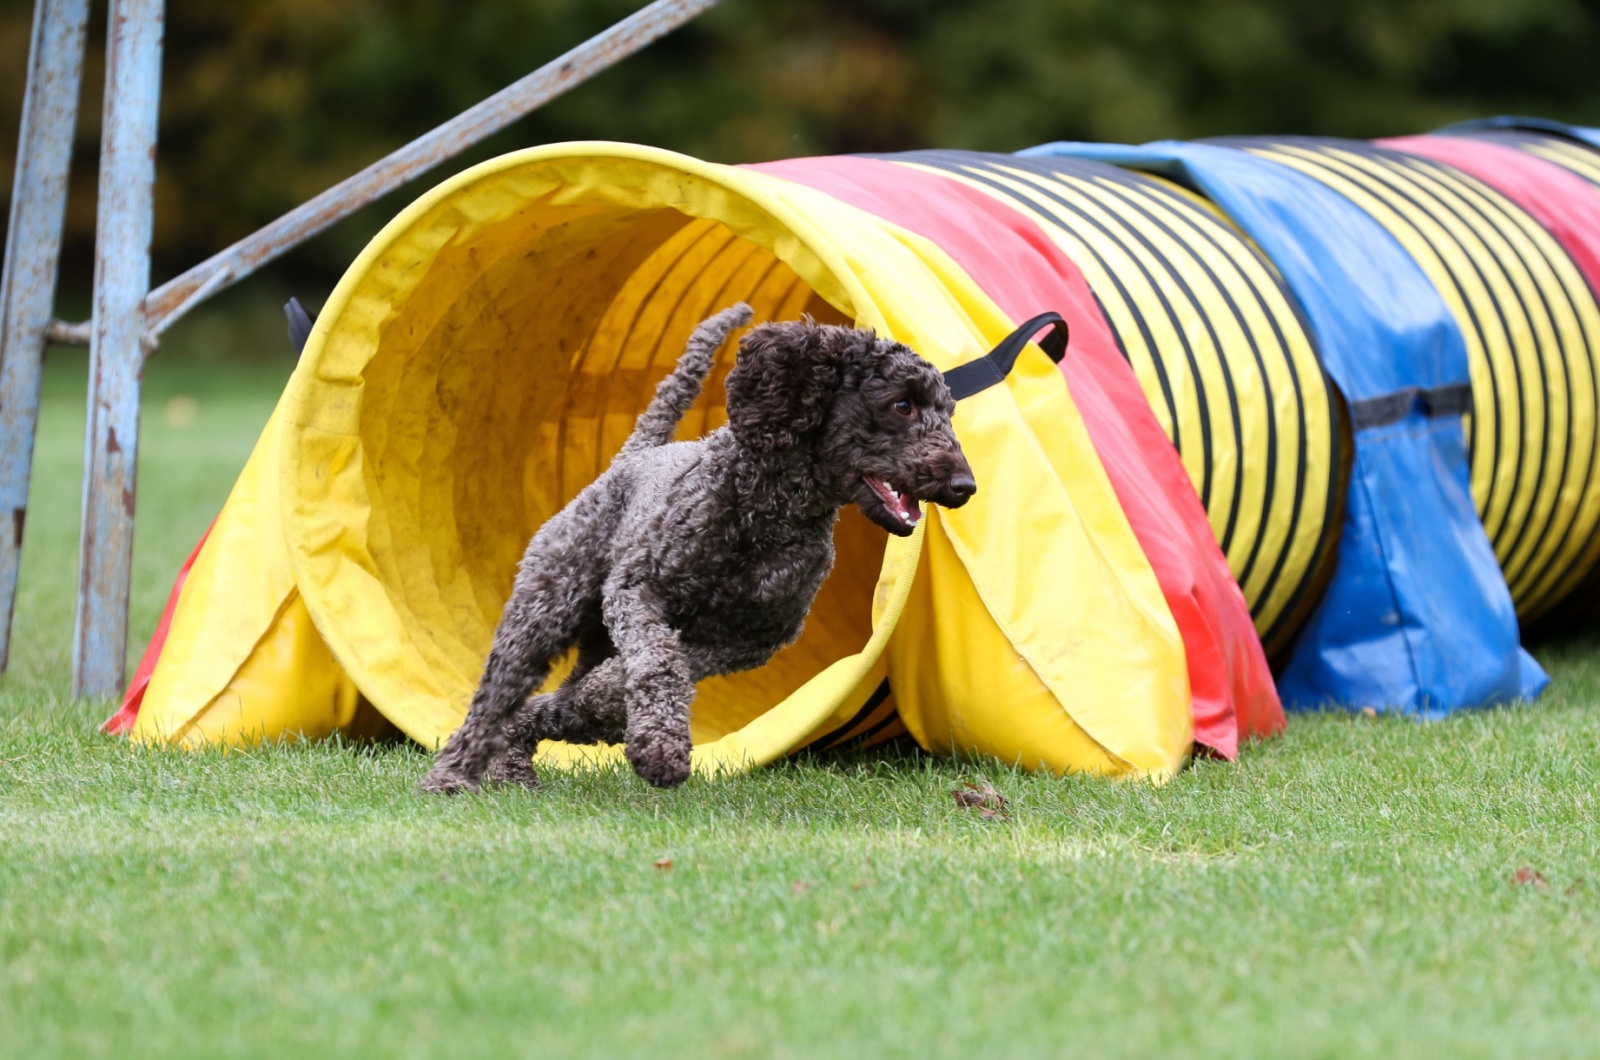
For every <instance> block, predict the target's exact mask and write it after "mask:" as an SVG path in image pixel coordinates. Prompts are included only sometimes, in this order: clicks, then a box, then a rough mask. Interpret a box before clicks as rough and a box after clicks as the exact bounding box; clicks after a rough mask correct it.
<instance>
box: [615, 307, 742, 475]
mask: <svg viewBox="0 0 1600 1060" xmlns="http://www.w3.org/2000/svg"><path fill="white" fill-rule="evenodd" d="M751 316H752V312H751V309H750V307H749V306H747V305H745V304H744V303H743V302H739V303H737V304H735V305H732V306H730V307H728V308H727V309H724V310H723V311H722V312H720V313H718V314H717V315H716V316H714V317H710V318H708V319H706V320H703V321H701V323H700V326H699V327H697V328H695V329H694V334H693V335H690V336H689V342H688V345H686V346H684V348H683V353H682V354H681V355H680V356H679V357H678V367H677V368H675V369H673V371H672V374H671V375H669V376H667V377H666V378H665V379H663V380H661V385H659V386H657V387H656V396H655V397H654V398H652V399H651V401H650V407H649V408H647V409H645V410H644V412H642V413H640V415H639V419H638V421H637V422H636V423H635V424H634V425H633V433H632V434H630V435H628V440H627V441H626V442H624V443H623V444H622V451H623V452H624V453H627V452H632V451H635V450H639V449H653V448H655V447H656V446H658V445H665V444H667V443H668V442H670V441H672V435H673V432H675V431H676V430H677V429H678V421H679V420H681V419H683V414H684V413H685V412H688V411H689V406H690V405H693V404H694V402H695V399H696V398H698V397H699V396H700V388H701V386H702V385H704V383H705V381H706V376H707V375H708V374H709V373H710V371H711V358H712V357H713V356H715V355H716V352H717V349H718V347H720V346H721V345H722V344H723V343H724V342H726V341H727V338H728V336H729V335H730V334H732V333H733V331H734V329H735V328H742V327H744V326H745V325H746V324H748V323H750V318H751Z"/></svg>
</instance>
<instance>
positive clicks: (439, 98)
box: [0, 0, 1600, 299]
mask: <svg viewBox="0 0 1600 1060" xmlns="http://www.w3.org/2000/svg"><path fill="white" fill-rule="evenodd" d="M643 2H644V0H339V2H337V3H334V2H329V0H226V2H222V3H216V2H211V3H200V2H192V0H169V4H168V15H167V34H166V66H165V77H164V81H163V85H162V108H161V109H162V113H161V145H160V152H159V178H158V192H157V196H158V198H157V211H156V246H155V256H156V264H155V279H156V281H157V282H159V281H160V280H162V279H165V278H167V277H170V276H172V275H174V274H176V273H177V272H179V271H181V270H182V269H183V268H185V267H187V266H188V265H191V264H193V263H194V262H196V261H198V260H200V259H201V258H203V257H204V256H206V255H207V254H209V253H211V252H213V251H215V250H218V249H220V248H221V247H223V246H226V245H227V244H228V243H229V242H231V241H232V240H234V239H237V238H238V237H240V236H243V235H245V234H247V233H248V232H250V231H251V230H253V229H254V228H256V227H257V226H259V225H261V224H262V223H264V222H266V221H269V220H271V219H272V218H273V217H275V216H277V215H278V214H280V213H282V212H283V211H285V210H287V209H290V208H292V207H293V206H295V205H296V204H297V203H299V202H301V201H303V200H304V199H306V198H308V197H310V196H311V195H313V194H315V193H316V192H318V191H320V190H322V189H323V188H325V187H326V186H328V185H329V184H332V183H334V182H335V181H337V180H339V179H341V178H343V177H345V176H347V175H349V174H350V173H353V172H354V171H356V170H357V169H359V168H360V167H361V166H363V165H365V164H367V163H369V162H371V161H373V160H375V159H377V158H379V157H381V156H382V155H383V154H385V153H386V152H388V151H390V150H392V149H393V148H395V147H397V146H399V145H400V144H402V143H404V142H406V141H407V140H409V139H410V138H412V137H414V136H416V135H418V134H420V133H422V132H425V131H426V130H428V129H429V128H431V127H432V126H433V125H435V124H437V123H438V122H440V121H443V120H444V119H446V118H448V117H450V116H451V115H453V114H455V113H456V112H458V111H459V110H461V109H462V108H464V107H467V106H469V105H471V104H473V103H475V102H477V101H478V100H480V99H482V98H483V97H485V96H487V95H489V94H491V93H492V92H494V91H496V90H498V89H499V88H501V87H502V86H504V85H505V84H507V83H509V82H510V81H512V80H514V79H516V78H517V77H519V76H521V75H522V74H524V73H526V72H528V71H530V70H532V69H534V68H535V67H537V66H539V65H540V64H542V63H543V62H545V61H546V60H548V59H550V58H552V57H554V56H555V55H557V54H559V53H560V52H562V51H564V50H565V49H567V48H569V47H571V46H573V45H575V44H577V43H579V42H581V41H583V40H584V39H586V38H587V37H589V36H590V35H592V34H594V33H596V32H598V31H599V30H602V29H604V28H605V27H606V26H608V25H610V24H611V23H612V22H614V21H616V20H617V19H618V18H621V17H622V16H624V15H626V14H628V13H629V12H631V11H632V10H634V9H635V8H637V7H639V6H642V4H643ZM95 6H96V8H97V9H98V10H97V11H96V22H95V24H94V25H93V26H92V27H91V40H90V45H89V49H90V50H89V63H88V69H87V71H86V78H85V86H84V93H83V102H82V110H81V118H80V126H79V133H78V142H77V154H76V158H75V170H74V181H73V188H72V195H71V206H70V217H69V221H68V239H69V243H68V251H67V257H66V261H65V264H64V275H63V281H62V282H63V290H64V291H65V292H66V293H67V296H68V297H69V299H70V298H72V297H73V292H78V293H79V294H78V297H81V292H82V291H83V290H84V289H85V288H86V287H87V284H88V280H89V262H90V261H91V260H92V258H91V253H92V250H91V244H92V236H93V230H94V180H95V177H94V165H95V156H96V152H97V147H98V113H99V109H100V92H101V77H102V74H103V69H104V61H103V49H104V43H103V39H104V38H103V27H104V18H105V11H104V8H105V3H104V2H103V0H97V2H96V5H95ZM31 19H32V3H31V0H0V57H3V61H0V171H3V176H0V180H3V181H5V184H4V185H3V186H4V187H5V188H6V190H7V195H8V196H9V183H10V179H11V173H12V168H13V166H14V151H15V147H16V123H17V117H18V114H19V111H20V108H21V103H22V92H23V79H24V73H25V63H24V58H25V56H26V53H27V45H28V36H29V28H30V24H31ZM1597 60H1600V0H1322V2H1320V3H1319V2H1309V0H724V3H723V4H722V6H720V7H719V8H717V9H715V10H713V11H711V12H710V13H708V14H707V15H704V16H702V17H701V19H700V20H699V21H697V22H695V23H693V24H691V25H690V26H688V27H687V28H685V29H681V30H679V31H677V32H676V33H674V34H672V35H671V36H669V37H667V38H666V39H664V40H662V41H659V42H657V43H656V44H654V45H652V46H651V47H650V48H649V49H648V50H647V51H645V52H644V53H642V54H641V55H638V56H635V57H633V58H632V59H629V60H626V61H624V62H623V63H622V64H621V65H620V66H619V67H617V68H615V69H613V70H611V71H609V72H607V73H605V74H603V75H601V76H600V77H598V78H597V79H595V80H594V81H592V82H590V83H588V84H586V85H583V86H582V87H580V88H578V89H577V90H576V91H574V92H573V93H571V94H570V95H568V96H566V97H564V98H562V99H560V100H557V101H556V102H555V103H553V104H551V105H550V106H548V107H546V108H545V109H544V110H542V111H539V112H537V113H535V114H534V115H532V116H530V117H529V118H527V119H525V120H523V121H522V122H520V123H518V124H517V125H516V126H514V127H513V128H512V129H510V130H508V131H507V132H505V133H503V134H501V135H500V136H498V137H496V138H495V140H494V141H493V142H491V143H490V144H487V145H485V146H483V147H482V148H480V149H478V150H477V151H475V152H474V153H473V154H472V155H471V156H469V157H467V158H464V159H459V160H456V161H454V162H452V163H449V164H447V165H446V166H445V167H444V168H443V169H441V170H439V171H435V172H434V173H433V174H431V175H430V176H429V177H426V178H424V180H423V181H420V182H418V184H417V185H415V186H412V187H409V188H406V189H404V190H402V191H400V192H398V193H396V195H395V196H393V197H392V201H390V202H386V203H380V204H378V205H377V206H375V207H373V208H371V209H369V210H368V211H365V212H364V213H363V214H362V215H359V216H357V217H355V218H352V219H351V220H350V221H347V222H345V223H344V224H342V225H340V226H339V227H338V228H337V229H335V230H334V231H333V232H331V233H329V234H328V235H326V236H324V237H322V238H320V239H318V240H316V241H314V242H313V243H312V244H310V245H309V246H307V247H305V248H303V249H302V250H300V251H297V252H295V253H294V254H293V255H291V256H290V257H289V258H288V259H286V260H285V262H284V263H283V264H282V265H280V266H278V268H277V275H278V277H279V279H280V280H289V279H292V280H293V282H296V283H299V284H302V285H307V284H314V285H316V286H324V285H326V284H329V283H331V282H332V281H333V280H334V279H336V278H337V276H338V274H339V273H340V272H341V271H342V270H343V268H344V266H345V264H346V263H347V262H348V261H349V260H350V258H351V257H352V256H353V255H354V254H355V253H356V251H357V250H358V249H359V247H360V246H361V244H362V243H363V242H364V241H365V240H366V239H367V238H368V237H369V236H370V235H371V233H372V232H373V231H375V230H376V228H377V227H378V225H380V224H381V223H382V220H383V219H384V218H386V217H387V216H389V215H391V214H392V213H393V212H394V211H395V210H396V209H398V208H399V206H400V205H401V204H402V203H403V202H405V201H408V200H409V199H410V198H412V197H414V196H415V195H417V194H418V193H420V191H421V190H422V188H423V187H425V186H426V185H427V184H430V183H432V182H434V181H437V180H439V179H442V178H443V176H445V175H446V174H447V173H449V172H454V171H456V170H458V169H460V168H462V167H463V166H464V165H466V164H469V163H470V162H472V161H474V160H477V159H479V158H482V157H486V156H487V155H490V154H493V153H498V152H500V151H504V150H509V149H512V148H514V147H519V146H524V145H528V144H537V143H545V142H550V141H558V140H571V139H616V140H631V141H637V142H642V143H649V144H655V145H659V146H662V147H667V148H672V149H674V150H678V151H684V152H687V153H689V154H692V155H697V156H699V157H703V158H708V159H712V160H716V161H722V162H742V161H758V160H764V159H771V158H779V157H785V156H793V155H804V154H825V153H839V152H851V151H869V150H871V151H888V150H901V149H908V148H916V147H929V146H943V147H965V148H976V149H986V150H996V151H1010V150H1015V149H1017V148H1020V147H1024V146H1027V145H1029V144H1033V143H1037V142H1040V141H1043V140H1048V139H1059V138H1075V139H1091V140H1121V141H1132V142H1138V141H1144V140H1150V139H1159V138H1166V137H1180V138H1190V137H1201V136H1209V135H1220V134H1228V133H1266V132H1285V133H1307V134H1324V135H1334V136H1358V137H1369V136H1379V135H1385V134H1393V133H1407V132H1416V131H1421V130H1426V129H1429V128H1433V127H1435V126H1438V125H1440V124H1443V123H1446V122H1450V121H1455V120H1459V119H1462V118H1468V117H1473V116H1478V115H1485V114H1495V113H1519V114H1536V115H1541V116H1546V117H1552V118H1563V119H1567V120H1571V121H1577V122H1582V123H1586V124H1600V71H1597V65H1600V62H1597Z"/></svg>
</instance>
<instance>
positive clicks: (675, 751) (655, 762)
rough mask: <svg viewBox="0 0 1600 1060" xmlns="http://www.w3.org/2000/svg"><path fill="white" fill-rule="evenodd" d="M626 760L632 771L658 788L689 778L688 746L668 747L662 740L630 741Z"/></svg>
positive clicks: (668, 786) (674, 784)
mask: <svg viewBox="0 0 1600 1060" xmlns="http://www.w3.org/2000/svg"><path fill="white" fill-rule="evenodd" d="M628 761H629V762H632V763H633V771H634V772H635V773H637V774H639V775H640V776H641V777H643V778H644V779H645V780H646V781H647V782H648V783H650V784H652V785H654V786H655V787H658V788H675V787H677V786H678V785H679V784H682V783H683V782H684V781H686V780H688V779H689V747H688V745H687V744H685V745H684V746H682V747H669V746H667V745H666V744H665V743H664V742H661V743H657V742H650V743H644V744H639V743H631V744H629V745H628Z"/></svg>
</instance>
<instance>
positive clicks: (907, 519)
mask: <svg viewBox="0 0 1600 1060" xmlns="http://www.w3.org/2000/svg"><path fill="white" fill-rule="evenodd" d="M861 477H862V479H863V480H864V481H865V482H866V484H867V485H868V486H869V487H871V489H872V492H873V493H876V494H877V495H878V499H879V500H881V501H882V502H883V506H884V507H885V508H887V509H888V510H889V514H890V515H892V516H894V517H895V518H896V519H898V520H900V522H901V524H902V525H904V526H916V525H917V523H918V521H920V520H921V519H922V508H921V506H920V505H918V504H917V499H916V498H915V497H907V496H905V495H903V494H902V493H901V492H900V491H899V490H897V489H895V488H894V487H893V486H891V485H889V484H888V483H887V482H885V481H883V479H881V478H878V477H877V476H875V475H862V476H861Z"/></svg>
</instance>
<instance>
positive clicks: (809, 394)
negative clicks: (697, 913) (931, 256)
mask: <svg viewBox="0 0 1600 1060" xmlns="http://www.w3.org/2000/svg"><path fill="white" fill-rule="evenodd" d="M750 315H751V313H750V308H749V307H748V306H746V305H743V304H740V305H737V306H734V307H733V308H731V309H727V310H724V311H723V312H721V313H719V314H717V315H716V316H714V317H712V318H710V319H709V320H707V321H705V322H704V323H703V324H701V325H700V327H699V328H697V329H696V331H695V333H694V335H693V336H692V337H691V338H690V340H689V343H688V346H687V348H686V349H685V351H684V353H683V355H682V357H681V358H680V359H679V362H678V367H677V369H676V370H675V371H674V372H673V373H672V374H671V375H670V376H668V377H667V378H666V379H665V380H664V381H663V382H662V383H661V385H660V386H659V387H658V388H657V390H656V395H655V398H654V400H653V401H652V402H651V404H650V407H649V408H648V409H646V410H645V412H644V413H643V414H642V415H641V416H640V417H639V419H638V421H637V423H636V425H635V429H634V432H633V434H632V435H630V436H629V439H628V441H627V442H626V443H625V444H624V445H623V447H622V450H621V451H620V452H619V453H618V454H617V456H616V458H615V459H614V460H613V461H612V463H611V466H610V467H609V468H608V469H607V470H606V472H605V474H603V475H601V476H600V478H598V479H596V480H595V481H594V482H593V483H591V484H590V485H589V486H588V487H587V488H585V489H584V490H583V492H582V493H580V494H579V495H578V496H577V497H576V498H574V499H573V501H572V502H571V503H570V504H568V505H567V507H565V508H563V509H562V510H561V511H560V512H559V513H557V514H556V515H555V516H554V517H553V518H551V519H550V520H549V521H548V522H546V523H545V524H544V525H543V526H541V527H540V528H539V530H538V532H537V533H535V534H534V536H533V540H532V541H530V542H529V544H528V549H527V552H526V553H525V554H524V555H523V558H522V562H521V564H520V566H519V567H518V571H517V577H516V581H515V584H514V586H513V588H512V592H511V598H510V600H509V601H508V602H507V604H506V607H505V611H504V613H503V615H502V616H501V619H500V624H499V626H498V628H497V629H496V631H495V636H494V643H493V646H492V647H491V649H490V651H489V657H488V660H487V661H486V662H485V664H484V669H483V677H482V680H481V681H480V683H479V686H478V690H477V692H476V694H475V695H474V696H473V699H472V704H471V707H470V708H469V710H468V713H467V719H466V721H465V723H464V724H463V725H462V726H461V728H460V729H459V730H457V731H456V733H455V735H454V736H452V737H451V739H450V741H449V742H448V743H447V744H446V745H445V747H444V749H443V750H442V751H440V753H439V755H438V758H437V759H436V761H435V763H434V766H433V769H432V771H431V772H430V773H429V774H428V776H427V778H426V779H425V780H424V782H423V787H424V788H426V789H427V790H430V791H439V792H456V791H464V790H473V789H476V788H477V787H478V786H479V785H480V784H481V783H482V782H483V781H484V780H485V779H489V780H497V781H505V782H513V783H520V784H524V785H527V786H529V787H533V786H535V785H536V784H537V783H538V780H537V777H536V776H535V774H534V770H533V766H532V763H531V758H532V755H533V752H534V751H535V750H536V748H537V747H538V744H539V741H540V740H566V741H570V742H576V743H600V742H605V743H612V742H619V741H620V742H622V743H623V744H624V745H625V746H626V749H627V755H628V759H629V761H630V762H632V764H633V767H634V769H635V770H636V771H637V772H638V773H639V775H640V776H642V777H643V778H644V779H645V780H647V781H649V782H650V783H651V784H655V785H657V786H661V787H670V786H672V785H676V784H680V783H682V782H683V781H684V780H685V779H687V777H688V775H689V750H690V739H689V710H690V705H691V703H692V702H693V700H694V686H695V682H696V681H699V680H702V679H704V678H706V677H710V676H713V675H716V674H726V673H733V672H736V671H739V670H747V669H751V668H753V667H756V666H760V665H761V664H763V663H765V662H766V661H767V660H768V659H770V658H771V657H772V656H773V655H774V654H776V653H777V652H778V651H779V650H780V649H781V648H783V647H785V646H786V645H788V644H790V643H792V642H793V641H794V640H795V638H796V637H798V636H799V635H800V630H801V627H802V625H803V624H804V621H805V617H806V612H807V611H808V610H809V609H810V607H811V602H812V600H813V599H814V598H815V596H816V594H817V590H818V589H819V588H820V587H821V585H822V582H823V579H824V578H826V577H827V576H828V572H829V571H830V570H831V569H832V567H833V559H834V552H833V528H834V524H835V523H836V522H837V520H838V517H839V511H840V509H841V508H842V507H843V506H844V505H845V504H849V503H852V502H854V503H855V504H857V505H858V506H860V508H861V509H862V511H863V513H864V514H865V515H866V516H867V517H868V518H869V519H871V520H873V521H874V522H875V523H877V524H878V525H880V526H882V527H884V529H886V530H888V531H889V532H891V533H895V534H901V535H906V534H910V533H911V532H912V524H913V522H914V518H913V516H914V514H915V512H916V511H917V505H916V501H914V500H910V498H916V499H917V500H923V501H933V502H936V503H939V504H942V505H945V506H947V507H957V506H959V505H961V504H964V503H965V502H966V501H967V499H968V498H969V497H970V496H971V495H972V494H973V493H974V492H975V491H976V489H977V486H976V483H975V482H974V481H973V478H972V470H971V468H970V467H969V466H968V464H967V461H966V458H965V457H964V456H963V455H962V453H961V447H960V445H959V444H958V443H957V442H956V439H955V435H954V433H953V432H952V431H951V428H950V416H951V413H952V412H953V411H954V409H955V402H954V400H953V399H952V398H951V396H950V391H949V388H948V387H946V386H945V383H944V379H943V376H941V375H940V373H939V372H938V370H937V369H935V368H934V367H933V366H932V365H930V364H929V363H928V362H927V361H925V360H923V359H922V358H921V357H919V356H917V355H916V354H915V353H914V352H912V351H911V350H910V349H908V348H907V347H905V346H903V345H901V344H899V343H897V342H892V341H890V340H887V339H880V338H878V337H876V336H875V335H874V334H873V333H872V332H870V331H861V330H856V329H853V328H843V327H834V326H830V325H821V324H817V323H815V322H813V321H811V320H810V319H806V320H804V321H798V322H785V323H769V324H763V325H761V326H759V327H757V328H755V329H754V330H753V331H751V332H750V333H749V334H748V335H747V336H745V338H744V340H743V342H742V343H741V344H740V350H739V356H738V360H737V362H736V364H735V366H734V370H733V371H732V372H731V373H730V374H729V376H728V381H727V395H728V425H727V426H726V427H723V428H720V429H718V430H716V431H713V432H711V433H710V434H708V435H706V436H705V437H704V438H701V439H698V440H696V441H692V442H671V441H670V439H671V437H672V434H673V431H674V429H675V428H676V426H677V424H678V422H679V420H680V419H681V418H682V416H683V413H684V412H685V411H686V410H687V409H688V408H689V406H690V405H692V404H693V402H694V400H695V399H696V397H698V396H699V393H700V389H701V386H702V384H703V382H704V379H705V376H706V374H707V372H708V371H709V370H710V366H711V359H712V356H713V355H714V353H715V351H716V349H717V348H718V347H719V346H720V345H721V344H722V343H723V341H724V340H725V339H726V338H727V336H728V335H729V334H731V333H732V332H733V331H734V330H735V329H736V328H738V327H740V326H742V325H744V324H746V323H748V321H749V319H750ZM874 479H876V480H877V481H878V483H879V487H880V488H876V489H875V488H874V486H873V481H872V480H874ZM896 509H899V510H898V511H897V510H896ZM908 509H909V511H908ZM573 645H577V647H578V661H577V665H576V666H575V667H574V669H573V671H572V673H571V674H570V675H569V676H568V677H567V679H566V680H565V681H564V682H563V683H562V685H561V687H560V688H558V689H557V690H556V691H554V692H550V693H546V694H542V695H535V696H532V697H531V698H525V697H528V693H529V691H530V690H531V689H533V688H536V687H537V686H538V685H540V684H541V683H543V681H544V680H545V678H546V677H547V676H548V675H549V672H550V667H551V665H552V664H553V662H554V661H555V660H556V659H558V658H559V657H560V656H561V655H562V654H563V653H564V652H565V651H566V650H568V649H569V648H571V647H572V646H573Z"/></svg>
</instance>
